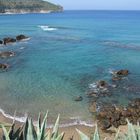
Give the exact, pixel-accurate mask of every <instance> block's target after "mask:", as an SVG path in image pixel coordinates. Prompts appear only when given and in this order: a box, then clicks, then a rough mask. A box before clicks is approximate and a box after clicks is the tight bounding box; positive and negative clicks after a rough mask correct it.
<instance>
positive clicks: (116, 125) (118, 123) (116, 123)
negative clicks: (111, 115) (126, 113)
mask: <svg viewBox="0 0 140 140" xmlns="http://www.w3.org/2000/svg"><path fill="white" fill-rule="evenodd" d="M112 125H113V126H114V127H116V128H118V127H119V125H120V122H119V121H115V122H113V123H112Z"/></svg>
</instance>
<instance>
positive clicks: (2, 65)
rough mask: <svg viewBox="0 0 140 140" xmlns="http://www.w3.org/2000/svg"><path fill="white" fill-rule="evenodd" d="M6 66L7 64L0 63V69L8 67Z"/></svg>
mask: <svg viewBox="0 0 140 140" xmlns="http://www.w3.org/2000/svg"><path fill="white" fill-rule="evenodd" d="M8 67H9V65H8V64H1V63H0V69H1V70H5V69H8Z"/></svg>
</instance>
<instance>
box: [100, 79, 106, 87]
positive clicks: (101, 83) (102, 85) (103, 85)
mask: <svg viewBox="0 0 140 140" xmlns="http://www.w3.org/2000/svg"><path fill="white" fill-rule="evenodd" d="M98 86H99V87H106V86H107V83H106V81H104V80H100V81H99V82H98Z"/></svg>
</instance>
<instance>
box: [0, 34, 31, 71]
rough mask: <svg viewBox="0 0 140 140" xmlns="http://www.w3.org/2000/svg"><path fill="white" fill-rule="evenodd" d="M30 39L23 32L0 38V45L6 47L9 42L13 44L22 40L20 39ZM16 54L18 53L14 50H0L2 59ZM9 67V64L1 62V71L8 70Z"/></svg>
mask: <svg viewBox="0 0 140 140" xmlns="http://www.w3.org/2000/svg"><path fill="white" fill-rule="evenodd" d="M29 39H30V38H29V37H27V36H25V35H22V34H21V35H18V36H16V37H15V38H11V37H6V38H3V39H2V40H0V46H2V47H5V46H6V45H8V44H12V43H16V42H20V41H24V40H29ZM15 55H16V53H15V52H13V51H2V52H0V58H1V59H6V58H10V57H14V56H15ZM9 67H10V65H9V64H7V63H1V62H0V70H1V71H6V70H7V69H8V68H9Z"/></svg>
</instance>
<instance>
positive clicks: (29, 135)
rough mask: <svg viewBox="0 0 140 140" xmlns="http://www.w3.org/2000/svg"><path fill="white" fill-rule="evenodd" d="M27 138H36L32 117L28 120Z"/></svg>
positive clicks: (28, 139)
mask: <svg viewBox="0 0 140 140" xmlns="http://www.w3.org/2000/svg"><path fill="white" fill-rule="evenodd" d="M27 140H36V132H35V129H34V126H33V122H32V120H31V119H29V121H28V129H27Z"/></svg>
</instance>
